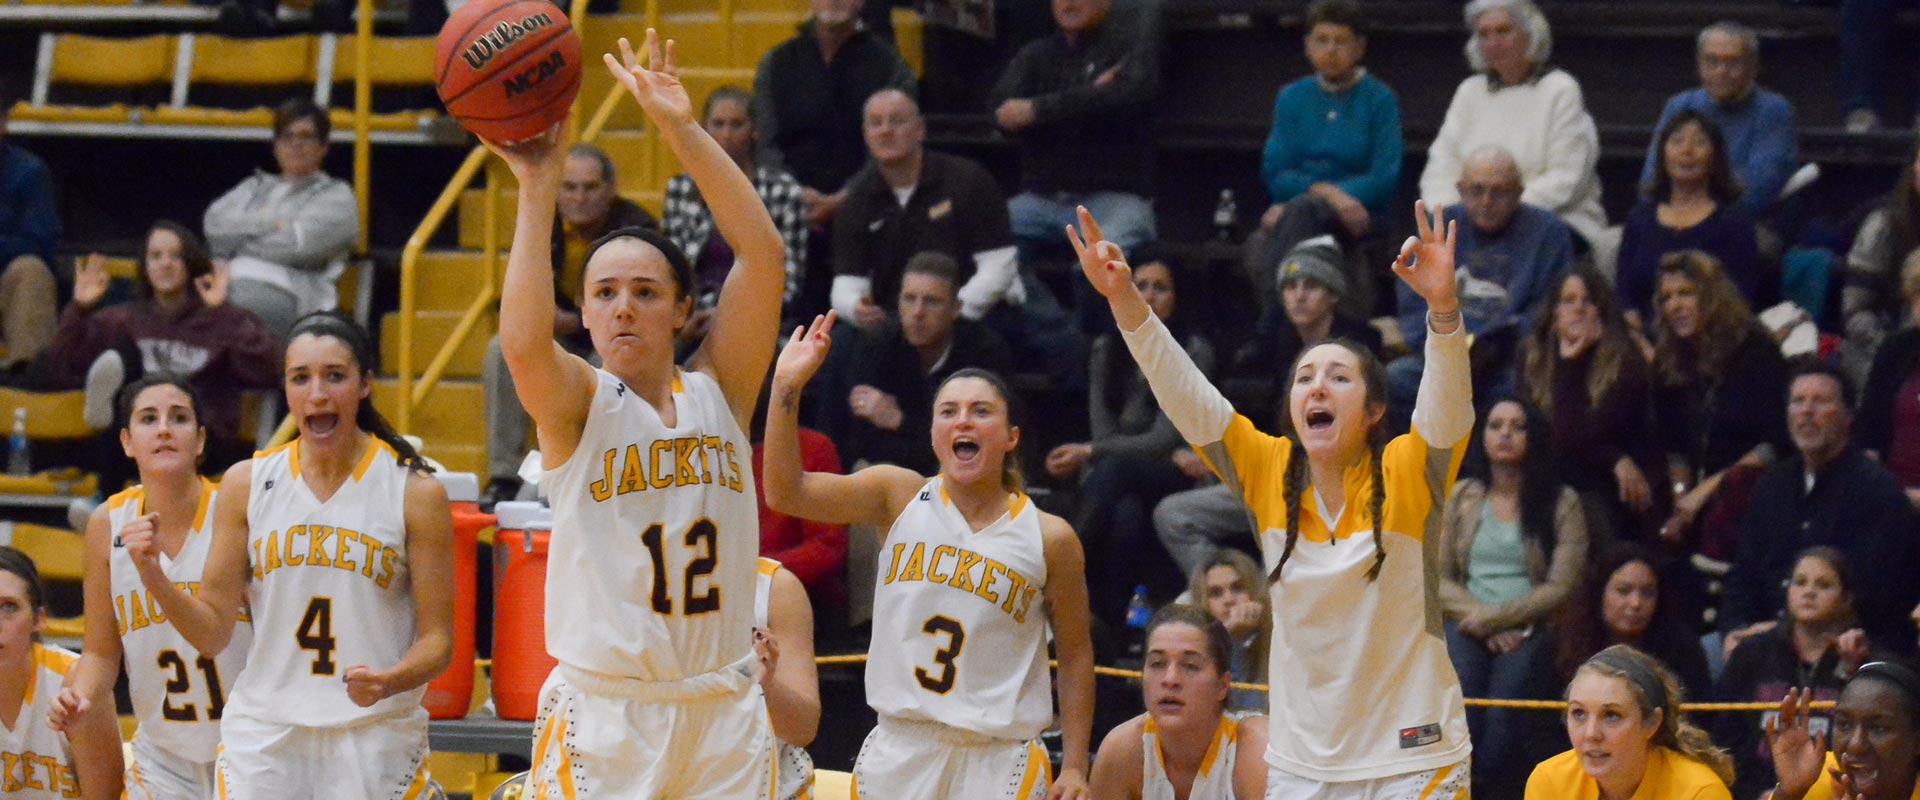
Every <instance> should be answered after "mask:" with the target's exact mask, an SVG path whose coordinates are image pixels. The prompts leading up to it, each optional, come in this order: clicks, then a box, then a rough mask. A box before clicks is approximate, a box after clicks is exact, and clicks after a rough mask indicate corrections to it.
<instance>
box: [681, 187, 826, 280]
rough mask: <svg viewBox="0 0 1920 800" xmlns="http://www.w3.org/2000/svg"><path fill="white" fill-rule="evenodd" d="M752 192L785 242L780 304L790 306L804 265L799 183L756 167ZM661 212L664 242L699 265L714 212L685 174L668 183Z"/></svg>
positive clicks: (804, 219)
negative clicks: (667, 241) (665, 235)
mask: <svg viewBox="0 0 1920 800" xmlns="http://www.w3.org/2000/svg"><path fill="white" fill-rule="evenodd" d="M753 189H754V191H756V192H759V193H760V202H761V203H763V204H765V205H766V207H767V213H768V214H770V215H772V217H773V226H774V227H776V228H779V229H780V238H781V239H782V240H784V241H785V242H786V245H787V285H786V290H785V291H784V292H783V293H782V294H781V300H782V302H792V301H793V296H794V295H795V294H797V293H799V291H800V280H801V278H802V277H803V276H805V274H806V263H807V211H806V207H805V206H804V205H803V204H802V203H801V202H800V182H799V181H796V180H794V179H793V176H792V175H790V174H788V173H787V172H786V171H785V170H781V169H776V168H772V167H755V168H754V170H753ZM660 212H661V217H663V223H664V224H663V229H664V231H665V232H666V234H667V238H668V239H670V240H672V241H673V243H674V244H675V245H677V246H679V248H680V250H681V252H683V253H686V254H687V260H688V261H691V262H694V263H699V261H700V251H701V250H702V249H704V248H705V247H706V246H707V238H708V237H710V236H712V235H713V212H711V211H708V210H707V201H706V200H705V199H703V198H701V197H700V190H699V189H698V188H696V187H695V186H694V185H693V179H692V178H689V177H687V174H686V173H684V172H682V173H680V174H679V175H675V176H673V178H672V179H671V180H668V181H667V196H666V198H665V200H663V201H662V202H661V206H660Z"/></svg>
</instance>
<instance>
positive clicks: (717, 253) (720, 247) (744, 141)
mask: <svg viewBox="0 0 1920 800" xmlns="http://www.w3.org/2000/svg"><path fill="white" fill-rule="evenodd" d="M752 106H753V103H752V99H751V98H750V97H748V95H747V93H746V92H744V91H742V90H740V89H739V88H737V87H733V86H722V87H720V88H718V89H715V90H713V92H712V93H711V94H708V95H707V101H706V105H705V106H704V107H703V108H702V109H701V110H700V120H701V125H702V126H704V127H705V128H706V129H707V134H708V135H710V136H712V137H713V140H714V141H716V142H719V143H720V148H721V149H722V150H725V151H727V155H729V156H732V157H733V163H734V164H735V165H737V166H739V167H740V171H741V172H743V173H746V175H747V177H748V178H749V179H751V180H752V181H753V188H754V191H756V192H758V193H759V194H760V202H761V203H764V204H765V205H766V207H767V213H768V214H770V215H772V217H773V224H774V227H777V228H779V229H780V238H781V239H782V240H783V241H785V242H786V245H787V288H786V291H785V293H783V294H782V295H781V300H782V303H783V304H784V305H785V306H786V308H787V312H788V313H787V316H789V317H795V318H797V316H798V315H797V314H796V313H795V311H794V307H793V303H794V300H795V299H796V298H797V297H799V292H800V286H801V283H802V281H804V280H805V279H806V274H807V273H806V270H807V210H806V204H805V203H804V202H802V200H801V189H800V182H799V181H796V180H794V179H793V175H791V174H789V173H788V172H787V171H786V170H784V169H781V168H779V167H777V166H772V165H766V164H761V163H760V161H759V159H758V157H757V153H756V149H755V147H756V142H757V138H758V137H757V136H756V133H755V131H754V128H753V117H752V116H751V114H750V113H749V112H750V110H751V108H752ZM605 180H606V181H607V184H608V186H609V187H611V186H612V181H613V174H612V172H611V169H609V171H608V173H607V175H606V178H605ZM565 187H566V185H565V184H562V187H561V188H562V189H563V190H564V189H565ZM562 202H563V203H564V202H565V199H564V196H563V199H562ZM621 202H623V203H624V202H625V201H624V200H623V201H621ZM636 208H637V207H636ZM622 210H623V211H624V210H625V207H624V206H623V207H622ZM640 213H642V214H645V213H646V212H645V211H641V212H640ZM660 216H661V220H660V223H661V232H662V233H665V234H666V235H667V238H668V239H670V240H672V241H673V243H674V244H675V245H676V246H678V247H679V248H680V251H681V252H683V253H686V254H687V260H688V261H690V262H692V263H693V272H694V285H695V291H693V292H692V293H691V294H692V295H693V297H694V299H695V310H694V312H693V314H692V316H690V317H688V318H687V327H686V330H684V331H682V333H683V334H684V335H686V336H688V337H690V338H693V339H698V338H701V337H704V336H706V333H707V327H708V326H709V325H710V324H711V323H712V321H713V301H714V300H715V299H717V298H718V297H719V295H720V286H721V284H722V283H723V282H724V281H725V280H726V277H727V272H728V271H729V270H732V269H733V248H732V247H731V246H729V245H728V244H727V240H726V239H725V238H722V237H721V236H720V231H719V230H718V229H716V228H715V227H714V226H713V213H712V212H711V211H709V210H708V209H707V201H706V199H705V198H702V197H701V196H700V192H699V190H698V189H695V188H694V185H693V179H692V178H690V177H688V176H687V174H686V173H684V172H682V173H680V174H678V175H675V176H673V177H672V178H670V179H668V181H667V193H666V199H665V200H663V201H662V202H661V205H660ZM554 263H556V264H558V263H561V262H559V261H555V262H554ZM795 574H799V573H795ZM803 580H804V579H803ZM809 589H811V587H809ZM808 594H809V595H813V596H816V597H817V596H818V594H817V593H815V592H812V591H809V592H808Z"/></svg>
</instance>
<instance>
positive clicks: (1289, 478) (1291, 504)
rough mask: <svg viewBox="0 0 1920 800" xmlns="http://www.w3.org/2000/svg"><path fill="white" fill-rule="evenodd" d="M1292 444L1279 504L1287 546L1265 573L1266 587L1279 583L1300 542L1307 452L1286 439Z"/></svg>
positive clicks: (1308, 475) (1291, 439) (1290, 439)
mask: <svg viewBox="0 0 1920 800" xmlns="http://www.w3.org/2000/svg"><path fill="white" fill-rule="evenodd" d="M1287 439H1288V440H1289V441H1291V442H1292V443H1293V447H1292V452H1291V453H1289V454H1288V458H1287V472H1286V477H1285V478H1284V480H1283V482H1282V483H1281V486H1280V498H1281V502H1282V503H1284V504H1285V505H1286V507H1287V544H1286V546H1285V547H1282V548H1281V549H1280V563H1278V564H1275V565H1273V571H1272V572H1269V573H1267V585H1269V586H1271V585H1273V584H1276V583H1279V582H1280V570H1282V569H1285V568H1286V566H1287V559H1289V558H1292V557H1293V546H1294V545H1295V544H1296V543H1298V542H1299V541H1300V498H1301V497H1302V496H1304V495H1305V494H1306V493H1307V484H1308V482H1309V481H1310V480H1311V476H1310V474H1309V473H1308V471H1307V452H1306V450H1305V449H1304V448H1302V447H1301V446H1300V441H1299V440H1298V439H1294V438H1293V436H1291V435H1289V436H1288V437H1287Z"/></svg>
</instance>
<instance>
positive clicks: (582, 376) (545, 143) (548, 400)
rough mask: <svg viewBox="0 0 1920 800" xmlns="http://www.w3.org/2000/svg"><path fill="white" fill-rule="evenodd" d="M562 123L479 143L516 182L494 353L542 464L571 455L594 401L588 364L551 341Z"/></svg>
mask: <svg viewBox="0 0 1920 800" xmlns="http://www.w3.org/2000/svg"><path fill="white" fill-rule="evenodd" d="M566 125H567V123H566V122H564V121H563V122H561V123H560V124H558V125H555V126H554V127H552V128H550V129H548V130H547V132H545V133H542V134H540V135H539V136H536V137H534V138H532V139H529V140H527V141H524V142H518V143H516V144H511V145H503V144H500V143H498V142H486V143H485V144H486V145H487V148H488V149H490V150H492V151H493V152H494V154H495V155H497V156H499V157H500V160H502V161H505V162H506V163H507V168H508V169H511V170H512V171H513V176H514V178H516V179H518V181H519V183H520V196H519V207H518V209H517V210H516V211H515V212H514V220H513V248H512V249H511V250H509V251H508V252H507V276H506V280H505V282H504V283H503V284H502V285H501V287H500V292H501V295H500V355H501V357H502V358H504V359H505V360H506V362H507V372H508V373H510V374H511V375H513V384H514V386H516V387H520V390H519V395H520V405H522V406H524V407H525V408H526V409H527V415H528V416H530V417H532V418H533V421H534V424H535V426H536V427H537V428H538V430H539V435H540V452H541V455H542V457H543V458H545V459H546V460H547V463H549V464H558V463H560V462H563V461H565V460H566V459H567V457H568V456H571V455H572V454H573V448H574V447H575V446H577V445H578V444H579V443H580V429H581V428H582V427H583V426H585V425H586V419H587V408H588V406H589V405H590V404H591V403H592V402H593V385H594V376H593V368H592V367H591V366H588V365H587V362H586V361H583V360H581V358H580V357H579V356H576V355H573V354H572V353H568V352H567V351H566V350H565V349H564V348H562V347H561V346H560V344H559V343H558V342H555V341H554V340H553V319H554V315H555V313H556V312H555V305H554V296H553V292H554V287H553V215H554V203H555V202H556V201H557V200H559V197H560V175H561V173H562V172H564V171H565V167H566V159H567V148H566V142H565V140H564V136H565V133H564V131H565V130H566Z"/></svg>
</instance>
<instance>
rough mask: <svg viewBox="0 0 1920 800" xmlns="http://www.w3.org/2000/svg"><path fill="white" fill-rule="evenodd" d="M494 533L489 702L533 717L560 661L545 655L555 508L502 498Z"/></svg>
mask: <svg viewBox="0 0 1920 800" xmlns="http://www.w3.org/2000/svg"><path fill="white" fill-rule="evenodd" d="M495 513H497V514H498V516H499V526H500V529H499V531H498V532H497V533H495V534H494V537H493V707H494V711H495V712H496V713H498V714H499V715H500V718H501V719H514V720H531V719H533V718H534V716H535V712H536V711H538V708H539V703H540V687H541V686H542V685H544V684H545V683H546V682H547V675H548V674H549V673H551V672H553V668H554V666H555V665H556V664H558V663H559V662H558V661H556V660H554V658H553V657H551V656H549V655H547V624H546V609H547V540H548V537H550V536H551V535H552V528H553V512H551V511H549V510H548V509H547V507H546V506H545V505H544V504H541V503H501V504H499V505H498V506H496V507H495Z"/></svg>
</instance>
